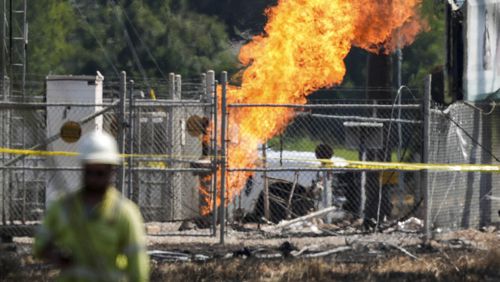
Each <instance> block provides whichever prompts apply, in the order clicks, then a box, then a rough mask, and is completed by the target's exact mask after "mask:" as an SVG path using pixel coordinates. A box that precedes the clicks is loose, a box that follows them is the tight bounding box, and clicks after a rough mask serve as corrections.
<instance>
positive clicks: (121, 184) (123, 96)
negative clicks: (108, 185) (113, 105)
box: [117, 71, 127, 195]
mask: <svg viewBox="0 0 500 282" xmlns="http://www.w3.org/2000/svg"><path fill="white" fill-rule="evenodd" d="M126 101H127V73H126V72H125V71H122V72H121V73H120V105H119V112H118V146H119V150H120V153H121V154H125V152H126V147H125V142H126V136H125V134H126V129H125V128H126V126H127V119H126V116H125V113H126V110H127V109H126V107H127V103H126ZM117 180H118V187H117V188H118V189H119V190H120V191H121V193H122V195H125V161H123V162H122V164H121V166H120V168H119V170H118V179H117Z"/></svg>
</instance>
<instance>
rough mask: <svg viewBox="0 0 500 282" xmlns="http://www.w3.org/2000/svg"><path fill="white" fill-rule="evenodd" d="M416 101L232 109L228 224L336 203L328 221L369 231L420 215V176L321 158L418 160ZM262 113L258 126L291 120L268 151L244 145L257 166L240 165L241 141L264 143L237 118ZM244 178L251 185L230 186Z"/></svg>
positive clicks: (294, 214) (286, 216) (419, 121)
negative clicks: (331, 164) (359, 223)
mask: <svg viewBox="0 0 500 282" xmlns="http://www.w3.org/2000/svg"><path fill="white" fill-rule="evenodd" d="M323 102H324V101H323ZM416 102H417V103H418V104H415V101H412V104H403V105H393V104H391V103H388V102H383V101H380V102H377V103H374V101H371V100H370V101H368V100H358V101H349V102H348V103H345V102H344V103H342V104H339V103H335V101H334V100H331V101H328V104H318V105H315V104H308V105H271V104H265V105H256V104H246V105H245V104H234V105H232V104H229V105H227V107H228V120H229V122H230V123H229V125H228V140H227V146H228V162H229V166H228V169H227V171H228V174H229V176H228V179H229V183H228V185H229V186H228V187H227V189H229V190H230V191H231V189H234V190H237V192H234V193H229V194H228V195H229V196H230V197H231V195H234V196H233V197H232V198H230V199H229V200H230V201H231V205H229V207H228V210H229V214H230V215H232V216H231V217H230V220H234V221H240V222H243V223H248V222H266V221H270V222H274V223H278V222H280V221H282V220H288V219H293V218H296V217H300V216H304V215H306V214H307V213H310V212H312V211H314V210H320V209H324V208H328V207H331V206H337V207H338V208H339V213H337V214H336V215H335V216H336V217H335V216H334V217H333V218H332V216H329V217H328V216H327V217H324V221H325V222H326V223H339V222H344V224H345V221H346V220H347V221H349V222H351V224H354V222H355V221H357V220H359V219H362V220H364V223H365V228H371V227H374V226H377V225H390V224H391V222H394V221H397V220H401V219H402V218H404V217H408V216H412V215H415V214H417V212H420V210H419V208H420V205H421V198H422V191H421V189H420V183H419V180H420V178H419V174H420V173H419V172H406V173H403V172H394V171H379V172H376V171H375V172H374V171H371V170H370V171H363V170H355V169H341V168H340V169H339V168H336V169H329V168H326V167H325V166H324V164H325V162H324V160H322V159H323V158H327V159H332V160H333V162H334V163H342V162H345V161H346V160H366V161H388V162H413V163H420V162H421V153H422V147H421V142H420V140H421V132H422V127H421V124H422V119H423V115H422V105H421V103H420V102H419V101H416ZM258 108H261V109H262V110H261V111H259V114H257V117H256V122H255V126H256V127H258V126H259V123H260V122H263V121H267V120H269V118H273V117H279V116H282V115H290V118H289V120H287V121H286V124H285V126H284V127H283V128H279V129H277V130H278V131H280V132H281V133H280V134H277V135H274V136H271V137H272V138H270V139H269V140H267V142H265V144H264V145H263V146H262V147H260V148H253V150H252V148H246V152H247V154H248V155H243V157H244V158H248V159H257V161H256V162H255V163H252V165H251V166H239V164H240V163H244V162H240V161H239V160H235V158H241V157H242V155H241V152H240V151H239V149H240V148H239V147H238V146H239V144H241V143H242V142H241V140H248V139H253V138H258V137H256V136H258V134H259V133H257V132H258V131H259V129H258V128H255V129H249V128H242V127H241V124H240V123H239V120H238V117H241V116H244V115H245V114H243V113H245V111H249V110H252V109H258ZM264 108H265V109H264ZM395 109H402V115H401V118H399V119H398V118H396V116H397V115H396V113H395ZM359 121H363V122H359ZM271 122H273V121H271ZM276 122H280V121H276ZM398 124H400V125H399V126H398ZM399 130H400V131H399ZM399 135H400V136H399ZM399 140H402V142H401V143H400V142H399ZM243 143H244V142H243ZM322 150H323V151H322ZM322 155H323V156H322ZM332 157H333V158H332ZM241 177H246V179H247V181H246V182H245V185H244V186H240V187H231V183H241V181H236V180H234V179H237V178H241ZM232 180H233V181H232Z"/></svg>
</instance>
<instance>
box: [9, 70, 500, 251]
mask: <svg viewBox="0 0 500 282" xmlns="http://www.w3.org/2000/svg"><path fill="white" fill-rule="evenodd" d="M220 82H221V85H218V81H216V79H215V74H214V72H212V71H210V72H207V74H204V75H202V76H200V78H196V79H190V80H183V79H182V77H181V76H179V75H175V74H171V75H169V77H168V79H162V80H158V81H154V83H153V84H152V85H151V83H150V84H148V85H141V84H137V83H133V82H132V81H127V77H126V74H125V73H122V77H121V79H120V81H111V82H106V83H104V88H103V93H104V99H103V101H102V102H101V103H55V102H49V103H47V102H46V100H45V97H43V96H42V97H41V96H37V97H34V96H33V97H30V98H28V97H25V98H23V99H20V98H19V97H12V96H9V95H5V96H2V97H4V100H3V101H0V133H1V136H0V233H2V234H7V235H10V236H14V235H19V234H27V233H26V230H28V229H29V228H32V225H33V224H37V223H39V222H40V220H41V218H42V217H43V214H44V212H45V210H46V208H47V205H48V204H49V203H50V201H52V200H53V199H55V198H56V197H58V196H60V195H62V194H65V193H68V192H69V191H72V190H75V189H78V188H80V185H81V184H80V183H81V179H80V178H81V175H80V174H81V168H80V166H79V165H80V164H79V162H78V159H77V158H76V157H75V155H74V154H65V153H64V152H62V153H60V154H56V155H50V154H48V152H58V151H68V152H74V151H75V150H76V146H77V144H76V143H67V142H65V141H63V140H61V138H60V134H59V132H60V129H61V125H62V124H63V123H64V122H66V121H70V120H71V121H75V122H77V123H79V124H80V125H81V126H82V127H83V129H84V131H90V130H92V129H95V128H101V127H102V129H103V130H105V131H107V132H109V133H110V134H112V135H114V136H116V138H117V140H118V141H119V145H120V150H121V153H123V154H124V162H123V165H122V166H121V167H119V168H117V177H116V187H117V188H118V189H119V190H120V191H121V192H122V193H123V194H124V195H125V196H127V197H128V198H130V199H131V200H133V201H134V202H136V203H137V204H138V205H139V206H140V208H141V211H142V214H143V216H144V218H145V219H146V221H147V222H149V223H153V222H154V223H157V222H158V224H160V225H161V224H163V223H173V222H193V223H194V224H195V227H197V228H198V230H199V232H200V233H199V234H204V235H206V234H208V233H210V234H211V235H215V234H216V233H217V227H219V228H220V231H219V235H221V242H223V240H224V234H225V233H226V232H227V230H228V228H226V225H229V224H233V225H232V226H239V227H244V228H243V229H242V230H256V229H257V228H259V227H260V226H261V225H262V224H277V223H279V222H281V221H284V220H285V221H286V220H291V219H295V218H300V217H302V216H305V215H310V214H311V213H314V212H318V211H320V212H321V211H322V210H325V209H331V211H332V212H330V213H325V214H324V215H322V216H320V219H319V220H317V222H315V226H316V227H318V228H320V229H321V231H322V233H321V234H327V235H328V234H330V235H331V234H337V233H336V232H340V233H342V232H348V231H349V232H374V231H380V230H383V229H385V228H390V227H394V226H396V225H397V224H398V223H400V222H402V221H404V220H406V219H408V218H410V217H416V218H419V219H423V220H426V224H427V226H428V229H427V230H426V231H427V232H428V233H431V231H437V230H439V229H444V228H452V229H453V228H464V227H477V226H483V225H488V224H494V223H499V222H500V217H499V216H498V214H497V213H498V211H499V210H500V202H499V201H493V200H492V199H495V198H500V190H499V189H500V188H499V186H498V185H496V184H498V183H500V178H499V176H498V175H497V174H492V173H486V172H481V173H480V172H468V173H466V172H459V171H450V172H435V171H431V170H424V171H418V169H415V171H406V170H404V169H401V168H399V169H398V168H397V167H396V168H394V167H392V168H390V167H389V166H386V167H385V168H380V167H368V166H365V167H363V166H362V165H359V166H357V167H354V166H353V167H349V166H343V164H345V163H349V162H350V161H366V162H371V161H372V162H382V163H409V164H412V163H413V164H415V163H426V162H429V163H436V164H438V163H441V164H493V165H495V164H500V162H498V159H497V158H498V156H499V155H500V148H499V147H498V144H499V141H500V135H499V134H500V131H499V130H498V126H495V125H496V123H495V121H497V120H499V118H500V116H499V115H500V114H499V111H498V109H496V108H491V107H492V106H491V105H490V104H485V105H482V104H477V105H472V106H471V105H468V104H465V103H457V104H454V105H452V106H451V107H449V108H446V109H445V108H444V107H440V106H438V105H432V106H431V105H430V104H429V103H430V89H426V91H424V94H425V95H422V96H424V98H421V97H420V96H419V97H414V96H413V97H411V98H410V99H408V100H404V101H403V102H402V103H401V104H398V103H395V102H394V101H392V100H377V101H374V100H367V99H357V100H356V99H352V100H345V99H328V100H314V99H311V100H310V101H309V102H308V104H304V105H302V104H244V103H231V102H228V101H231V100H228V97H229V95H231V93H230V91H231V89H232V88H229V87H227V74H226V73H223V76H222V78H221V80H220ZM34 85H35V84H34ZM37 85H38V86H41V87H42V88H43V84H37ZM30 93H38V94H43V91H42V90H40V89H38V90H37V89H31V92H30ZM153 94H154V95H153ZM389 94H392V95H393V96H396V94H397V92H396V91H394V92H391V93H389ZM389 94H388V95H389ZM396 100H397V99H396ZM11 149H15V150H18V151H16V153H13V152H12V151H9V150H11ZM23 150H28V151H23ZM30 150H31V151H30ZM33 150H34V151H33ZM221 223H222V224H221ZM179 224H180V223H179ZM175 226H176V227H175V228H177V227H178V225H175ZM27 228H28V229H27ZM182 228H184V227H182V226H181V229H182ZM207 229H209V230H210V232H208V230H207ZM174 231H175V232H177V230H172V229H171V230H169V232H174ZM422 231H424V230H422ZM311 232H313V231H311ZM332 232H333V233H332ZM28 233H29V232H28ZM195 233H196V232H195ZM195 233H192V232H191V233H190V234H191V235H192V234H195ZM0 235H1V234H0Z"/></svg>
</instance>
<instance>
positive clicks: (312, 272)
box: [0, 227, 500, 282]
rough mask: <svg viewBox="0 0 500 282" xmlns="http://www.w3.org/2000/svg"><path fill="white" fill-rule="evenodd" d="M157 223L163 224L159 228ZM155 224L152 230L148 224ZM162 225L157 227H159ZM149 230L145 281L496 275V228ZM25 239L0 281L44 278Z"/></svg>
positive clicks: (10, 252) (4, 254)
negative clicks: (430, 235) (214, 233)
mask: <svg viewBox="0 0 500 282" xmlns="http://www.w3.org/2000/svg"><path fill="white" fill-rule="evenodd" d="M162 228H163V227H162ZM153 229H155V228H153ZM160 229H161V228H160ZM163 231H164V230H159V229H158V228H156V229H155V230H152V229H151V228H149V234H151V235H150V236H148V249H149V250H150V251H152V253H151V267H152V274H151V280H152V281H176V282H178V281H181V280H184V281H500V232H499V231H497V230H496V229H495V228H490V229H485V230H482V231H478V230H464V231H458V232H449V233H443V234H437V235H436V237H435V238H434V239H433V240H430V241H427V242H424V240H423V238H422V236H421V235H418V234H414V233H402V232H396V231H393V232H389V233H378V234H363V235H361V234H358V235H353V234H349V235H335V236H333V235H332V236H311V234H308V235H307V236H306V235H302V236H298V235H297V234H293V235H294V236H293V237H292V236H290V237H288V236H286V235H285V236H276V234H272V235H270V234H268V233H265V232H257V231H253V232H239V231H235V230H229V231H228V236H227V240H226V244H225V245H224V246H221V245H219V244H218V239H217V238H213V237H208V236H202V235H203V234H204V233H205V234H206V233H207V232H206V231H190V232H184V233H178V234H166V233H162V232H163ZM31 243H32V239H31V238H15V240H14V243H12V244H3V245H2V247H1V250H0V281H51V280H53V278H54V277H56V275H57V269H55V268H54V267H53V266H50V265H47V264H44V263H43V262H39V261H35V260H33V258H32V257H31Z"/></svg>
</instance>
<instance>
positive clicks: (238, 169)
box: [227, 167, 399, 172]
mask: <svg viewBox="0 0 500 282" xmlns="http://www.w3.org/2000/svg"><path fill="white" fill-rule="evenodd" d="M295 171H297V172H323V171H330V172H344V171H345V172H351V171H355V172H363V171H399V170H397V169H385V168H380V169H357V168H320V167H318V168H304V167H290V168H267V169H264V168H228V169H227V172H295Z"/></svg>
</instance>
